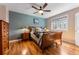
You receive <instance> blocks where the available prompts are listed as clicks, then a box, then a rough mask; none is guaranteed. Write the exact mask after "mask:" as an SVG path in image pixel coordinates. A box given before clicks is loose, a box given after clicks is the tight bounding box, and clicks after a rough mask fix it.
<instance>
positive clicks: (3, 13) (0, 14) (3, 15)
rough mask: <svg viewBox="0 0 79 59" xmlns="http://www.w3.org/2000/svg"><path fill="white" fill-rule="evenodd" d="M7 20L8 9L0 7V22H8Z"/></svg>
mask: <svg viewBox="0 0 79 59" xmlns="http://www.w3.org/2000/svg"><path fill="white" fill-rule="evenodd" d="M8 18H9V17H8V8H7V7H6V6H4V5H0V20H4V21H6V22H9V19H8Z"/></svg>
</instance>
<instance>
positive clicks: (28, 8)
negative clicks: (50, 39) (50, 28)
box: [2, 3, 79, 18]
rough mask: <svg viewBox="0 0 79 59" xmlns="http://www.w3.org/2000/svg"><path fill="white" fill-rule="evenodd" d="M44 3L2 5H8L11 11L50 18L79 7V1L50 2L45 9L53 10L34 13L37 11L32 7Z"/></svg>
mask: <svg viewBox="0 0 79 59" xmlns="http://www.w3.org/2000/svg"><path fill="white" fill-rule="evenodd" d="M43 4H44V3H5V4H2V5H6V6H7V7H8V8H9V10H10V11H15V12H19V13H24V14H29V15H33V16H38V17H43V18H48V17H51V16H54V15H56V14H59V13H62V12H65V11H68V10H71V9H73V8H76V7H79V3H48V6H47V7H46V8H45V9H49V10H51V12H44V15H40V14H38V13H37V14H33V13H34V12H36V10H35V9H33V8H32V5H35V6H39V5H41V6H42V5H43Z"/></svg>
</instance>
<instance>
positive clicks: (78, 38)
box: [75, 13, 79, 46]
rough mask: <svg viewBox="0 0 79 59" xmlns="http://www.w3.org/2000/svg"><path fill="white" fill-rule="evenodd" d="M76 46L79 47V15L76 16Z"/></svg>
mask: <svg viewBox="0 0 79 59" xmlns="http://www.w3.org/2000/svg"><path fill="white" fill-rule="evenodd" d="M75 44H76V45H78V46H79V13H76V15H75Z"/></svg>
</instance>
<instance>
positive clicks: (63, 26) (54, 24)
mask: <svg viewBox="0 0 79 59" xmlns="http://www.w3.org/2000/svg"><path fill="white" fill-rule="evenodd" d="M51 30H53V31H67V30H68V16H62V17H58V18H54V19H52V20H51Z"/></svg>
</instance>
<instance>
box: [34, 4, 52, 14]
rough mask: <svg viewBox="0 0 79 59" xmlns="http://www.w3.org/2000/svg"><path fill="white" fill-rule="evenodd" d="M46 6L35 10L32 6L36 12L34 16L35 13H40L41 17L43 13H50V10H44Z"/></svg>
mask: <svg viewBox="0 0 79 59" xmlns="http://www.w3.org/2000/svg"><path fill="white" fill-rule="evenodd" d="M47 5H48V4H47V3H45V4H44V5H43V6H39V8H37V7H35V6H32V8H34V9H36V10H37V11H36V12H34V13H33V14H35V13H40V14H41V15H43V13H44V12H51V10H45V8H46V6H47Z"/></svg>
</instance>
